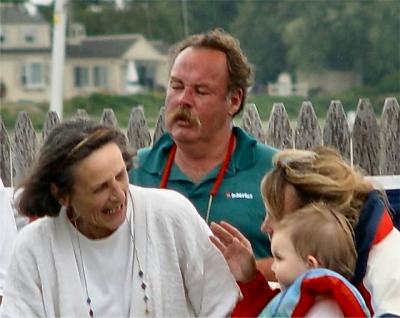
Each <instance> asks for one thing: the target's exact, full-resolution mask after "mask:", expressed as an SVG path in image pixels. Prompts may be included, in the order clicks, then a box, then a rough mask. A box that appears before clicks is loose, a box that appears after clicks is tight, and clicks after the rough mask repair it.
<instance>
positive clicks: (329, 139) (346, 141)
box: [323, 100, 350, 161]
mask: <svg viewBox="0 0 400 318" xmlns="http://www.w3.org/2000/svg"><path fill="white" fill-rule="evenodd" d="M323 140H324V145H325V146H332V147H333V148H336V149H337V150H338V151H339V152H340V153H341V155H342V156H343V157H344V158H346V159H347V160H348V161H350V129H349V124H348V123H347V119H346V115H345V113H344V109H343V106H342V103H341V102H340V101H338V100H333V101H331V104H330V105H329V110H328V114H327V115H326V121H325V125H324V133H323Z"/></svg>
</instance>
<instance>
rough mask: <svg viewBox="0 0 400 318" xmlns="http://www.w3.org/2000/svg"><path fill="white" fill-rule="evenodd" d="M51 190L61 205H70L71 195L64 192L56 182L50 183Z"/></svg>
mask: <svg viewBox="0 0 400 318" xmlns="http://www.w3.org/2000/svg"><path fill="white" fill-rule="evenodd" d="M50 191H51V194H52V195H53V196H54V197H55V198H56V200H57V202H58V203H59V204H60V205H64V206H68V205H69V195H66V194H62V193H61V191H60V189H59V188H58V187H57V185H56V184H54V183H52V184H51V185H50Z"/></svg>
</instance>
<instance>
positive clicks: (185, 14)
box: [181, 0, 189, 38]
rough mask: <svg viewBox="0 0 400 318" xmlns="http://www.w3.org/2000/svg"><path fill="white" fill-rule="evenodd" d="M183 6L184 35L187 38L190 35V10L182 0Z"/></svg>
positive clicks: (184, 0)
mask: <svg viewBox="0 0 400 318" xmlns="http://www.w3.org/2000/svg"><path fill="white" fill-rule="evenodd" d="M181 5H182V19H183V33H184V36H185V38H186V37H187V36H188V35H189V22H188V10H187V2H186V0H181Z"/></svg>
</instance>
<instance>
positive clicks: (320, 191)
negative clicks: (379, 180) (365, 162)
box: [211, 147, 400, 316]
mask: <svg viewBox="0 0 400 318" xmlns="http://www.w3.org/2000/svg"><path fill="white" fill-rule="evenodd" d="M261 192H262V194H263V197H264V201H265V203H266V207H267V210H268V216H267V218H266V219H265V221H264V224H263V226H262V229H263V231H264V232H266V233H268V234H269V235H272V234H273V230H274V227H275V226H276V224H277V223H279V222H280V221H281V220H282V219H283V218H284V216H285V215H287V214H289V213H293V212H294V211H295V210H297V209H298V208H301V207H303V206H305V205H306V204H308V203H311V202H316V201H323V202H325V203H327V204H329V205H331V206H332V207H333V208H334V210H336V211H337V213H340V214H342V215H344V216H345V217H346V218H347V220H348V221H349V222H350V224H351V225H352V226H353V229H354V232H355V244H356V250H357V262H356V269H355V276H354V278H353V280H352V283H353V284H354V285H355V286H357V288H358V289H359V291H360V292H361V294H362V295H363V297H364V299H365V301H366V302H367V305H368V307H369V310H370V312H371V313H373V314H374V315H376V316H380V315H385V314H388V315H390V314H396V315H400V301H399V300H400V271H399V269H398V264H399V263H400V250H399V246H400V233H399V231H398V230H397V229H396V228H395V227H394V226H393V220H392V217H391V214H390V212H389V209H388V205H387V200H386V197H385V195H384V193H381V192H379V191H376V190H374V188H373V186H372V184H371V183H370V182H368V181H367V180H365V179H364V178H363V176H362V175H361V174H359V173H358V172H357V171H356V170H354V169H353V168H351V167H350V166H349V165H348V164H347V163H346V162H345V161H344V160H343V159H342V157H341V156H340V155H339V154H338V153H337V152H336V151H334V150H333V149H330V148H328V147H318V148H316V149H314V150H313V151H301V150H285V151H282V152H280V153H278V154H277V155H276V157H275V160H274V168H273V169H272V170H271V171H270V173H268V174H267V175H266V176H265V177H264V179H263V181H262V184H261ZM211 228H212V231H213V232H214V234H215V236H216V237H218V238H219V240H218V239H216V238H213V239H212V240H213V242H214V243H215V244H216V245H217V246H218V247H219V249H220V250H221V251H222V252H223V254H224V256H225V258H226V259H227V261H228V263H229V266H230V268H231V270H232V272H233V273H234V275H235V277H236V279H237V280H238V281H239V282H243V283H245V284H241V288H242V292H243V293H244V296H245V297H244V300H243V301H242V302H241V303H239V304H238V306H237V307H236V309H235V311H234V313H233V315H239V316H240V315H244V316H254V315H257V314H258V313H259V312H260V310H261V309H262V308H263V307H264V306H265V303H266V302H268V301H269V299H270V296H271V295H269V294H268V293H269V291H268V289H266V288H264V287H263V286H266V282H265V279H264V278H263V277H262V275H261V274H260V273H257V271H256V267H255V261H254V257H253V255H252V250H251V246H250V244H249V242H248V241H247V240H246V238H244V236H243V235H242V234H241V233H240V232H239V231H238V230H237V229H235V228H234V227H232V226H230V225H229V224H227V223H222V224H220V225H218V224H212V225H211ZM388 273H390V274H388Z"/></svg>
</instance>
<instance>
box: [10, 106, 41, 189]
mask: <svg viewBox="0 0 400 318" xmlns="http://www.w3.org/2000/svg"><path fill="white" fill-rule="evenodd" d="M36 146H37V141H36V132H35V130H34V128H33V125H32V122H31V119H30V118H29V116H28V113H27V112H25V111H23V112H20V113H19V114H18V118H17V122H16V124H15V131H14V147H13V156H12V160H13V170H14V171H15V174H14V181H15V182H20V181H21V180H22V179H23V178H24V177H25V176H26V173H27V172H28V170H29V168H30V167H31V166H32V163H33V161H34V160H35V158H36Z"/></svg>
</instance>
